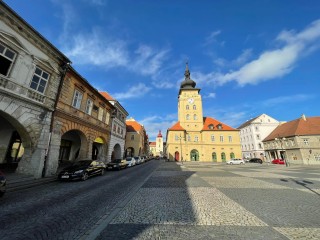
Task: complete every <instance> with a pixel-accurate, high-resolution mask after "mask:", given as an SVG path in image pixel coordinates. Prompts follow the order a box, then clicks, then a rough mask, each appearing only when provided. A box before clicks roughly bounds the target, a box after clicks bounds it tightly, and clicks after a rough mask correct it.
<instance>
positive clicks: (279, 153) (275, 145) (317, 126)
mask: <svg viewBox="0 0 320 240" xmlns="http://www.w3.org/2000/svg"><path fill="white" fill-rule="evenodd" d="M262 142H263V144H264V148H265V151H266V157H267V159H268V160H271V161H272V160H273V159H278V158H281V159H285V160H287V162H288V163H289V164H307V165H308V164H310V165H311V164H320V117H306V116H305V115H302V116H301V118H298V119H295V120H293V121H290V122H286V123H283V124H281V125H279V126H278V127H277V128H276V129H274V130H273V131H272V132H271V133H270V134H269V135H268V136H267V137H266V138H265V139H264V140H263V141H262Z"/></svg>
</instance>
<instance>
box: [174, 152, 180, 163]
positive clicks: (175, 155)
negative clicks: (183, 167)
mask: <svg viewBox="0 0 320 240" xmlns="http://www.w3.org/2000/svg"><path fill="white" fill-rule="evenodd" d="M179 159H180V154H179V152H178V151H177V152H175V153H174V160H175V161H177V162H178V161H179Z"/></svg>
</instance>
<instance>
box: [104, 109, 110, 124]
mask: <svg viewBox="0 0 320 240" xmlns="http://www.w3.org/2000/svg"><path fill="white" fill-rule="evenodd" d="M109 121H110V113H109V112H107V113H106V121H105V123H106V124H109Z"/></svg>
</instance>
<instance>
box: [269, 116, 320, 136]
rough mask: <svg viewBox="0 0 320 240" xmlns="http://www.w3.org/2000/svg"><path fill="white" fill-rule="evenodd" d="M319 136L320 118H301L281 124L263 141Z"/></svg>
mask: <svg viewBox="0 0 320 240" xmlns="http://www.w3.org/2000/svg"><path fill="white" fill-rule="evenodd" d="M297 135H300V136H306V135H320V117H308V118H305V119H304V117H301V118H298V119H295V120H293V121H290V122H286V123H283V124H281V125H279V126H278V127H277V128H276V129H274V130H273V131H272V132H271V133H270V134H269V136H267V137H266V138H265V139H264V140H263V141H269V140H273V139H275V138H279V137H291V136H297Z"/></svg>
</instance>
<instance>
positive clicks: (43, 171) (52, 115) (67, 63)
mask: <svg viewBox="0 0 320 240" xmlns="http://www.w3.org/2000/svg"><path fill="white" fill-rule="evenodd" d="M70 64H71V62H64V65H63V66H62V74H61V77H60V83H59V87H58V92H57V97H56V101H55V103H54V107H53V111H52V114H51V123H50V132H49V139H48V143H47V149H46V153H45V156H44V164H43V169H42V177H45V175H46V170H47V159H48V153H49V151H50V145H51V137H52V131H53V120H54V112H55V110H56V108H57V105H58V101H59V98H60V94H61V89H62V85H63V80H64V77H65V76H66V73H67V71H68V68H69V66H70Z"/></svg>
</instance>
